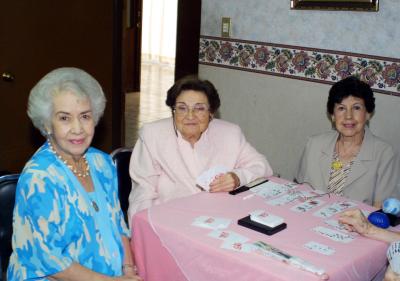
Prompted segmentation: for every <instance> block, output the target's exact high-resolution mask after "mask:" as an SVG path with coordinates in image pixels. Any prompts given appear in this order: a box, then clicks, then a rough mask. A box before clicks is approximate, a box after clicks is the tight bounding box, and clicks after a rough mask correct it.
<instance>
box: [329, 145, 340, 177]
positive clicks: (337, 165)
mask: <svg viewBox="0 0 400 281" xmlns="http://www.w3.org/2000/svg"><path fill="white" fill-rule="evenodd" d="M331 168H332V169H333V170H335V171H337V170H340V169H342V168H343V163H342V161H340V159H339V143H338V142H337V143H336V149H335V151H334V155H333V161H332V164H331Z"/></svg>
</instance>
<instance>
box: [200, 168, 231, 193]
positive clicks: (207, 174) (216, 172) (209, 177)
mask: <svg viewBox="0 0 400 281" xmlns="http://www.w3.org/2000/svg"><path fill="white" fill-rule="evenodd" d="M228 171H229V170H228V169H227V168H226V167H224V166H215V167H212V168H211V169H208V170H207V171H204V172H203V173H201V175H200V176H198V177H197V179H196V184H197V185H198V186H200V187H201V188H203V189H204V190H205V191H210V184H211V183H212V182H213V181H214V180H215V178H216V177H218V176H221V175H224V174H225V173H226V172H228Z"/></svg>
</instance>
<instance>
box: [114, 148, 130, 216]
mask: <svg viewBox="0 0 400 281" xmlns="http://www.w3.org/2000/svg"><path fill="white" fill-rule="evenodd" d="M131 155H132V148H128V147H121V148H117V149H116V150H114V151H113V152H112V153H111V157H112V159H113V161H114V163H115V166H116V167H117V174H118V196H119V202H120V204H121V209H122V212H123V213H124V217H125V222H126V223H127V224H129V223H128V207H129V193H130V192H131V189H132V181H131V176H130V175H129V162H130V159H131Z"/></svg>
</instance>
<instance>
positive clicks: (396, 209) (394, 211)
mask: <svg viewBox="0 0 400 281" xmlns="http://www.w3.org/2000/svg"><path fill="white" fill-rule="evenodd" d="M382 210H383V212H385V213H386V214H391V215H394V216H396V217H400V201H399V200H397V199H396V198H388V199H386V200H385V201H383V206H382Z"/></svg>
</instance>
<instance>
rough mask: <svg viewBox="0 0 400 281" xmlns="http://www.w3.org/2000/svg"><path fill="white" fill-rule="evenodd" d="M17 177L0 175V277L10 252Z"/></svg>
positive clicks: (15, 175)
mask: <svg viewBox="0 0 400 281" xmlns="http://www.w3.org/2000/svg"><path fill="white" fill-rule="evenodd" d="M18 177H19V175H18V174H9V175H3V176H0V208H1V212H0V261H1V275H0V279H1V276H3V274H4V273H5V272H6V271H7V266H8V260H9V258H10V256H11V253H12V247H11V237H12V220H13V211H14V204H15V190H16V187H17V182H18Z"/></svg>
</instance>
